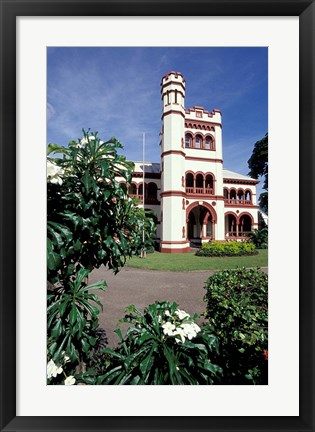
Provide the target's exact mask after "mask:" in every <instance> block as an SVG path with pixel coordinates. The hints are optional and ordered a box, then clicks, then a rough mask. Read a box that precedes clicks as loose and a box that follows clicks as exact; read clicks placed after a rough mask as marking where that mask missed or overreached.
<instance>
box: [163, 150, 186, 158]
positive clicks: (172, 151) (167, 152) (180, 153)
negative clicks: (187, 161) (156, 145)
mask: <svg viewBox="0 0 315 432" xmlns="http://www.w3.org/2000/svg"><path fill="white" fill-rule="evenodd" d="M170 154H177V155H180V156H184V157H185V156H186V154H185V153H184V152H183V151H181V150H167V151H165V152H163V153H162V154H161V157H164V156H168V155H170Z"/></svg>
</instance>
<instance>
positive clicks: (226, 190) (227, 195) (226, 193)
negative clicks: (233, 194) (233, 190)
mask: <svg viewBox="0 0 315 432" xmlns="http://www.w3.org/2000/svg"><path fill="white" fill-rule="evenodd" d="M223 195H224V199H228V198H229V191H228V189H227V188H224V189H223Z"/></svg>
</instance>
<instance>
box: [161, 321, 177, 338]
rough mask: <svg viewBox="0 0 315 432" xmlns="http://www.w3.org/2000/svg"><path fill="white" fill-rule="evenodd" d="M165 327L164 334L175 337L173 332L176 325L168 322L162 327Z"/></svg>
mask: <svg viewBox="0 0 315 432" xmlns="http://www.w3.org/2000/svg"><path fill="white" fill-rule="evenodd" d="M162 327H163V333H164V334H166V335H169V336H173V330H174V329H175V326H174V324H172V323H170V322H166V323H165V324H163V325H162Z"/></svg>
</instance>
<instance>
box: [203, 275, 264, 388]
mask: <svg viewBox="0 0 315 432" xmlns="http://www.w3.org/2000/svg"><path fill="white" fill-rule="evenodd" d="M205 289H206V294H205V297H204V300H205V302H206V314H205V317H206V319H207V320H208V323H209V325H210V328H211V330H212V332H213V334H214V335H216V336H217V337H218V341H219V345H220V354H219V355H218V356H217V357H215V361H217V362H218V363H219V364H220V365H221V366H222V367H223V369H224V384H267V381H268V362H267V359H268V276H267V274H266V273H264V272H262V271H261V270H260V269H259V268H256V269H245V268H240V269H237V270H224V271H220V272H217V273H215V274H214V275H213V276H211V277H209V278H208V280H207V281H206V283H205Z"/></svg>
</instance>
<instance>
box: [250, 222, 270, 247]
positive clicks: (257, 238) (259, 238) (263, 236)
mask: <svg viewBox="0 0 315 432" xmlns="http://www.w3.org/2000/svg"><path fill="white" fill-rule="evenodd" d="M249 239H250V241H251V242H252V243H253V244H254V245H255V246H256V247H257V248H259V249H267V248H268V227H264V228H260V229H254V230H253V231H252V232H251V233H250V234H249Z"/></svg>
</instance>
